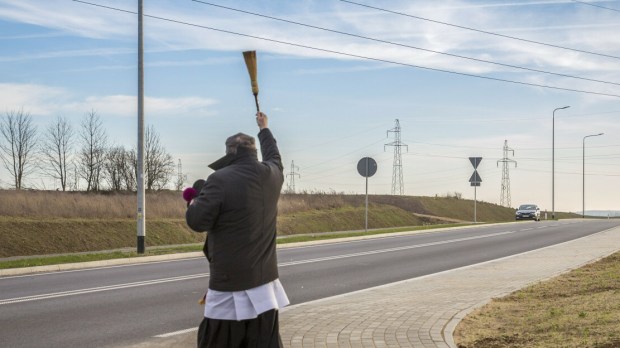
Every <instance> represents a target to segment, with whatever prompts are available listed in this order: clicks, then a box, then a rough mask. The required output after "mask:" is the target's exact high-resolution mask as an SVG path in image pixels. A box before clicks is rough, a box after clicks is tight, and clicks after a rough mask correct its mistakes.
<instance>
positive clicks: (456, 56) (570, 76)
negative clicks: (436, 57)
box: [192, 0, 620, 86]
mask: <svg viewBox="0 0 620 348" xmlns="http://www.w3.org/2000/svg"><path fill="white" fill-rule="evenodd" d="M192 1H194V2H197V3H201V4H204V5H209V6H213V7H218V8H222V9H226V10H229V11H235V12H240V13H245V14H249V15H252V16H257V17H262V18H267V19H272V20H275V21H280V22H285V23H289V24H295V25H299V26H303V27H307V28H312V29H317V30H323V31H327V32H330V33H336V34H340V35H346V36H351V37H355V38H358V39H364V40H370V41H374V42H379V43H384V44H388V45H393V46H399V47H405V48H411V49H414V50H420V51H425V52H431V53H436V54H441V55H445V56H450V57H454V58H460V59H467V60H471V61H475V62H479V63H486V64H493V65H498V66H503V67H507V68H513V69H520V70H526V71H531V72H536V73H542V74H548V75H555V76H560V77H567V78H572V79H578V80H584V81H591V82H598V83H605V84H610V85H616V86H620V83H617V82H611V81H603V80H597V79H590V78H587V77H581V76H575V75H569V74H562V73H556V72H551V71H546V70H539V69H534V68H528V67H524V66H519V65H513V64H506V63H499V62H494V61H491V60H485V59H479V58H473V57H467V56H462V55H459V54H454V53H448V52H441V51H435V50H431V49H427V48H422V47H417V46H411V45H407V44H403V43H398V42H394V41H388V40H383V39H377V38H372V37H368V36H363V35H358V34H353V33H348V32H345V31H340V30H335V29H329V28H324V27H319V26H316V25H311V24H306V23H301V22H296V21H292V20H288V19H282V18H278V17H273V16H268V15H264V14H260V13H256V12H250V11H246V10H240V9H237V8H232V7H228V6H223V5H218V4H214V3H210V2H206V1H201V0H192Z"/></svg>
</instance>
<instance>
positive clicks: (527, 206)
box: [519, 204, 536, 210]
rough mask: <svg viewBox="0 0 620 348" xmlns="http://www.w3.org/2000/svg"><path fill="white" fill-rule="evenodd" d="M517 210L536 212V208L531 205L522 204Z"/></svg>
mask: <svg viewBox="0 0 620 348" xmlns="http://www.w3.org/2000/svg"><path fill="white" fill-rule="evenodd" d="M519 210H536V206H535V205H532V204H524V205H522V206H520V207H519Z"/></svg>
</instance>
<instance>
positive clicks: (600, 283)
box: [454, 252, 620, 348]
mask: <svg viewBox="0 0 620 348" xmlns="http://www.w3.org/2000/svg"><path fill="white" fill-rule="evenodd" d="M454 339H455V342H456V343H457V346H458V347H459V348H476V347H484V348H505V347H512V348H521V347H523V348H525V347H528V348H529V347H539V348H551V347H583V348H586V347H592V348H612V347H620V252H618V253H615V254H613V255H611V256H608V257H606V258H604V259H602V260H600V261H598V262H595V263H592V264H589V265H586V266H584V267H582V268H579V269H576V270H573V271H571V272H568V273H566V274H563V275H561V276H558V277H556V278H553V279H550V280H547V281H544V282H541V283H538V284H535V285H532V286H529V287H526V288H524V289H521V290H519V291H516V292H514V293H512V294H510V295H508V296H506V297H503V298H499V299H494V300H493V301H491V302H490V303H489V304H487V305H485V306H483V307H482V308H480V309H477V310H475V311H474V312H472V313H471V314H470V315H468V316H467V317H466V318H465V319H463V320H462V321H461V322H460V323H459V325H458V326H457V328H456V330H455V333H454Z"/></svg>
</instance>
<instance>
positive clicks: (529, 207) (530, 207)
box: [515, 204, 540, 221]
mask: <svg viewBox="0 0 620 348" xmlns="http://www.w3.org/2000/svg"><path fill="white" fill-rule="evenodd" d="M515 220H536V221H540V208H539V207H538V206H537V205H536V204H522V205H520V206H519V209H517V212H516V213H515Z"/></svg>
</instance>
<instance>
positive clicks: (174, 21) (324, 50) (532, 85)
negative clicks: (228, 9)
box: [73, 0, 620, 98]
mask: <svg viewBox="0 0 620 348" xmlns="http://www.w3.org/2000/svg"><path fill="white" fill-rule="evenodd" d="M73 1H75V2H79V3H83V4H86V5H92V6H97V7H102V8H107V9H111V10H116V11H121V12H126V13H132V14H136V13H135V12H132V11H128V10H123V9H118V8H114V7H110V6H104V5H99V4H93V3H90V2H86V1H82V0H73ZM341 1H343V0H341ZM143 16H144V17H149V18H153V19H159V20H163V21H167V22H171V23H177V24H183V25H188V26H192V27H196V28H202V29H208V30H213V31H217V32H221V33H226V34H231V35H237V36H243V37H249V38H253V39H257V40H263V41H268V42H273V43H278V44H282V45H288V46H293V47H299V48H305V49H309V50H314V51H320V52H326V53H331V54H336V55H341V56H346V57H353V58H359V59H366V60H370V61H375V62H382V63H388V64H394V65H400V66H406V67H411V68H418V69H424V70H430V71H437V72H443V73H448V74H453V75H459V76H468V77H476V78H480V79H485V80H490V81H497V82H505V83H511V84H516V85H522V86H530V87H540V88H547V89H554V90H559V91H566V92H575V93H584V94H592V95H599V96H606V97H614V98H620V95H618V94H609V93H602V92H593V91H587V90H580V89H573V88H564V87H558V86H550V85H542V84H537V83H532V82H523V81H514V80H507V79H501V78H497V77H490V76H481V75H475V74H469V73H463V72H457V71H451V70H444V69H439V68H431V67H427V66H421V65H415V64H409V63H403V62H396V61H392V60H388V59H381V58H374V57H368V56H362V55H359V54H353V53H346V52H340V51H335V50H330V49H325V48H318V47H313V46H308V45H302V44H297V43H293V42H287V41H281V40H276V39H270V38H266V37H260V36H256V35H250V34H244V33H239V32H234V31H230V30H225V29H219V28H213V27H209V26H205V25H200V24H195V23H189V22H184V21H179V20H175V19H170V18H164V17H159V16H153V15H147V14H143Z"/></svg>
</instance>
